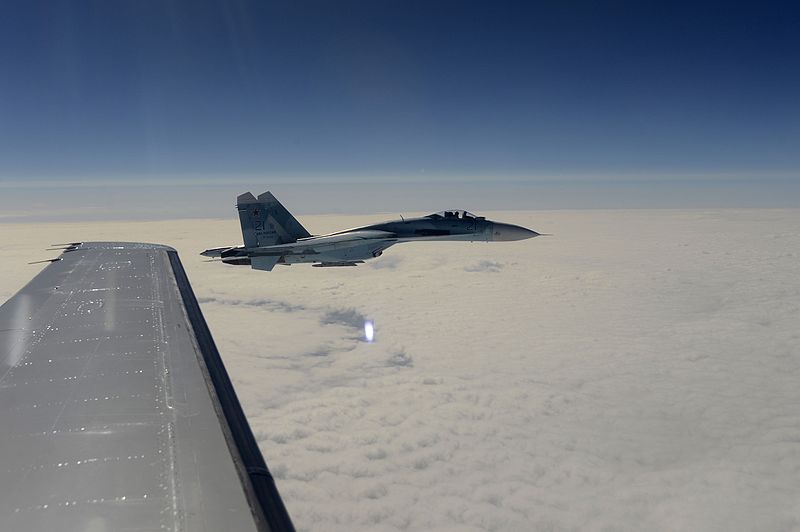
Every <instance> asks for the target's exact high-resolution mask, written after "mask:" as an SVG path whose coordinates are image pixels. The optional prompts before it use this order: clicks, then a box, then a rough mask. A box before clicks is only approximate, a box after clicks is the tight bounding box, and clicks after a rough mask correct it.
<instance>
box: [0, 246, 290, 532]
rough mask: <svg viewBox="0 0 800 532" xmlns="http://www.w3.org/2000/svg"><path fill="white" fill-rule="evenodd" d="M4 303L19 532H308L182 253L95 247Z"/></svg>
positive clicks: (7, 429) (5, 427)
mask: <svg viewBox="0 0 800 532" xmlns="http://www.w3.org/2000/svg"><path fill="white" fill-rule="evenodd" d="M61 259H62V260H60V261H57V262H54V263H53V264H51V265H49V266H47V267H46V268H45V269H44V270H43V271H42V272H41V273H40V274H39V275H38V276H36V277H35V278H34V279H33V280H32V281H31V282H30V283H29V284H28V285H27V286H26V287H24V288H23V289H22V290H21V291H20V292H19V293H17V294H16V295H15V296H14V297H13V298H11V299H10V300H9V301H8V302H6V303H5V304H4V305H3V306H2V307H0V475H2V482H0V520H2V523H3V528H4V529H8V530H46V529H54V530H56V529H57V530H176V531H177V530H198V531H216V530H227V531H231V532H232V531H239V530H260V531H263V530H293V527H292V523H291V520H290V519H289V516H288V514H287V512H286V509H285V507H284V505H283V502H282V500H281V498H280V495H279V494H278V491H277V489H276V487H275V484H274V481H273V479H272V476H271V475H270V473H269V470H268V469H267V466H266V464H265V462H264V459H263V457H262V455H261V452H260V450H259V449H258V446H257V444H256V441H255V438H254V437H253V434H252V432H251V430H250V427H249V425H248V423H247V420H246V418H245V416H244V414H243V412H242V409H241V406H240V404H239V401H238V399H237V397H236V394H235V392H234V390H233V387H232V385H231V382H230V379H229V378H228V375H227V372H226V371H225V367H224V365H223V364H222V360H221V359H220V356H219V353H218V351H217V348H216V346H215V344H214V341H213V339H212V337H211V334H210V332H209V330H208V327H207V325H206V323H205V320H204V318H203V315H202V313H201V311H200V307H199V305H198V304H197V300H196V298H195V296H194V294H193V292H192V289H191V286H190V284H189V281H188V279H187V277H186V273H185V271H184V269H183V266H182V265H181V262H180V259H179V258H178V255H177V253H176V252H175V250H173V249H172V248H169V247H166V246H159V245H152V244H136V243H118V242H94V243H92V242H89V243H84V244H81V245H79V246H77V247H76V248H75V249H74V250H73V251H69V252H66V253H64V254H63V255H62V256H61Z"/></svg>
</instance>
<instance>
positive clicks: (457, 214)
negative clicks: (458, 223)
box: [426, 209, 485, 220]
mask: <svg viewBox="0 0 800 532" xmlns="http://www.w3.org/2000/svg"><path fill="white" fill-rule="evenodd" d="M426 218H433V219H440V218H445V219H448V220H455V219H459V220H483V219H485V218H484V217H483V216H475V215H474V214H472V213H471V212H468V211H465V210H462V209H453V210H449V211H439V212H436V213H433V214H429V215H428V216H426Z"/></svg>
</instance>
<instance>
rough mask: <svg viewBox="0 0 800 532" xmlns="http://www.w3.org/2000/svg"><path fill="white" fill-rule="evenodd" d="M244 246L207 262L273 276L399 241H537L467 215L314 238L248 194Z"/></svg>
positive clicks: (358, 259)
mask: <svg viewBox="0 0 800 532" xmlns="http://www.w3.org/2000/svg"><path fill="white" fill-rule="evenodd" d="M236 208H237V209H238V210H239V221H240V222H241V225H242V236H243V237H244V246H224V247H218V248H212V249H207V250H205V251H203V252H202V253H201V255H203V256H205V257H217V258H220V259H222V262H224V263H225V264H236V265H249V266H251V267H252V268H253V269H256V270H266V271H271V270H272V268H273V267H275V265H276V264H286V265H291V264H298V263H313V266H316V267H329V266H356V265H357V264H360V263H363V262H364V261H365V260H368V259H371V258H374V257H380V256H381V254H382V253H383V251H384V250H385V249H386V248H388V247H390V246H393V245H394V244H397V243H400V242H416V241H420V240H436V241H440V240H460V241H470V242H476V241H485V242H498V241H503V242H505V241H510V240H524V239H526V238H532V237H535V236H539V233H537V232H536V231H531V230H530V229H526V228H524V227H520V226H518V225H512V224H506V223H500V222H493V221H491V220H487V219H486V218H484V217H483V216H475V215H474V214H471V213H469V212H467V211H463V210H451V211H442V212H437V213H435V214H429V215H428V216H423V217H421V218H402V219H400V220H391V221H388V222H381V223H377V224H372V225H365V226H363V227H356V228H353V229H346V230H344V231H338V232H336V233H330V234H327V235H319V236H312V235H311V234H310V233H309V232H308V231H306V229H305V228H304V227H303V226H302V225H301V224H300V222H298V221H297V219H296V218H295V217H294V216H292V215H291V214H290V213H289V211H287V210H286V208H285V207H284V206H283V205H281V203H280V202H279V201H278V200H277V199H276V198H275V196H273V195H272V194H271V193H270V192H264V193H263V194H261V195H260V196H259V197H258V198H255V197H254V196H253V195H252V194H251V193H249V192H247V193H245V194H242V195H240V196H239V197H238V198H237V200H236Z"/></svg>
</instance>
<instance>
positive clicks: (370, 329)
mask: <svg viewBox="0 0 800 532" xmlns="http://www.w3.org/2000/svg"><path fill="white" fill-rule="evenodd" d="M364 338H366V339H367V342H371V341H372V340H373V339H374V338H375V324H373V323H372V321H371V320H367V321H365V322H364Z"/></svg>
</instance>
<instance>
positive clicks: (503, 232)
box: [492, 222, 539, 242]
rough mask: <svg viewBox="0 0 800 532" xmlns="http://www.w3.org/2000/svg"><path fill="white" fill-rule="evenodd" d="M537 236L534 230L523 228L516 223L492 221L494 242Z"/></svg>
mask: <svg viewBox="0 0 800 532" xmlns="http://www.w3.org/2000/svg"><path fill="white" fill-rule="evenodd" d="M535 236H539V233H537V232H536V231H531V230H530V229H525V228H524V227H520V226H518V225H512V224H501V223H497V222H495V223H494V228H493V231H492V240H493V241H495V242H510V241H511V240H525V239H526V238H533V237H535Z"/></svg>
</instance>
